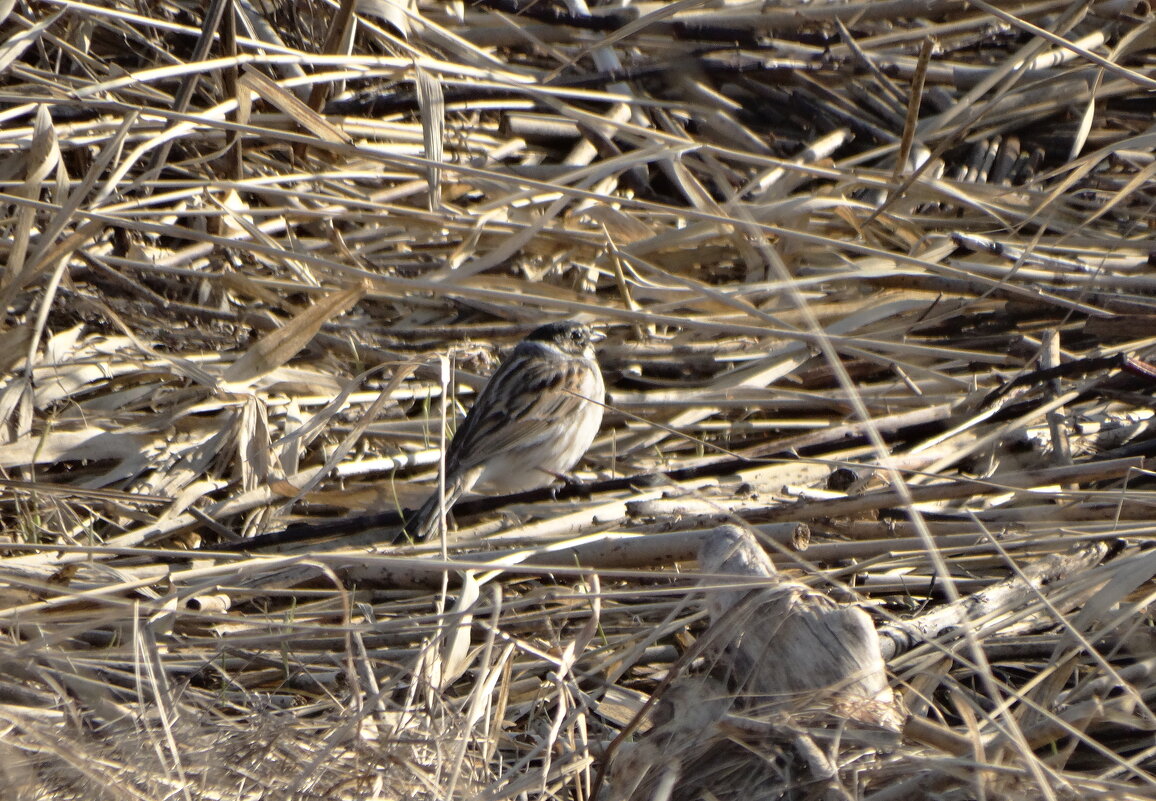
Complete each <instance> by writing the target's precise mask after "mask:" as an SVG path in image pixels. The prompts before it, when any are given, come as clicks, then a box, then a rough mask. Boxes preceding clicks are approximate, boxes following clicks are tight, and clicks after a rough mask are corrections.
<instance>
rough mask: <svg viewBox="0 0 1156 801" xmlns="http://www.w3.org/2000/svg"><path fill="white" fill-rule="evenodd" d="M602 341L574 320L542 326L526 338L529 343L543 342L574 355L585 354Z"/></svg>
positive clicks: (585, 326) (587, 327)
mask: <svg viewBox="0 0 1156 801" xmlns="http://www.w3.org/2000/svg"><path fill="white" fill-rule="evenodd" d="M602 339H603V337H602V336H601V335H600V334H597V333H595V332H594V331H591V330H590V327H589V326H587V325H583V324H582V323H576V322H574V321H573V320H562V321H561V322H557V323H546V324H545V325H540V326H538V327H537V328H535V329H534V330H533V331H531V332H530V333H529V335H528V336H527V337H526V341H527V342H543V343H546V344H550V345H554V346H555V347H557V348H558V349H560V350H562V351H565V352H566V353H574V354H581V353H583V352H584V351H585V350H586V348H588V347H590V345H591V344H593V343H595V342H599V341H601V340H602Z"/></svg>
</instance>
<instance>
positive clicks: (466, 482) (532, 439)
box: [405, 321, 606, 540]
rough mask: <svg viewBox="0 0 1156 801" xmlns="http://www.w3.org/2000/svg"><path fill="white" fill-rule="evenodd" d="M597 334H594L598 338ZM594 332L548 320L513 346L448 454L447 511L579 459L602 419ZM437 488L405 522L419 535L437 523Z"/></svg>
mask: <svg viewBox="0 0 1156 801" xmlns="http://www.w3.org/2000/svg"><path fill="white" fill-rule="evenodd" d="M600 338H601V337H599V339H600ZM594 342H595V335H594V333H593V332H592V331H591V330H590V329H589V328H588V327H587V326H585V325H582V324H581V323H576V322H572V321H565V322H560V323H548V324H547V325H543V326H541V327H539V328H536V329H535V330H534V331H532V332H531V333H530V335H529V336H527V337H526V338H525V339H524V340H522V341H521V342H520V343H518V346H517V347H516V348H514V350H513V352H512V353H511V354H510V355H509V356H507V357H506V359H505V360H504V361H503V362H502V364H501V366H500V367H498V370H497V372H496V373H494V375H493V376H492V377H491V378H490V380H489V381H488V382H487V383H486V386H485V387H484V388H483V389H482V391H481V393H480V394H479V395H478V399H477V401H475V402H474V405H473V407H472V408H471V409H470V411H469V414H467V415H466V419H465V421H464V422H463V423H462V425H461V427H459V428H458V430H457V433H456V434H454V438H453V440H452V441H451V442H450V445H449V449H448V450H447V452H446V467H445V470H446V494H445V508H446V509H449V508H450V507H451V506H453V504H454V503H456V502H457V500H458V499H459V498H460V497H461V496H462V495H464V494H465V493H467V492H469V491H470V490H471V489H474V488H477V489H480V490H483V491H486V492H491V493H496V494H508V493H512V492H523V491H525V490H531V489H537V488H538V487H544V486H545V485H547V484H549V483H550V482H551V481H552V480H553V479H554V478H556V477H558V476H560V475H563V474H565V473H566V472H567V471H568V470H570V468H572V467H573V466H574V465H575V464H577V463H578V460H579V459H581V458H582V455H583V454H585V453H586V449H587V448H589V447H590V443H591V442H593V441H594V436H595V435H596V434H597V433H598V427H599V426H600V425H601V424H602V403H603V400H604V398H605V395H606V388H605V385H604V384H603V382H602V371H601V369H599V367H598V360H597V358H596V356H595V353H594ZM438 508H439V503H438V493H437V492H434V494H433V495H431V496H430V498H429V499H428V500H427V501H426V502H425V503H424V504H423V505H422V507H421V509H419V510H418V511H417V512H416V513H415V514H414V515H412V516H411V517H410V518H409V520H407V521H406V524H405V533H407V534H408V535H409V536H410V537H411V538H413V539H415V540H424V539H426V538H428V537H429V536H430V535H431V534H433V533H434V532H435V531H436V530H437V527H438V520H439V514H438Z"/></svg>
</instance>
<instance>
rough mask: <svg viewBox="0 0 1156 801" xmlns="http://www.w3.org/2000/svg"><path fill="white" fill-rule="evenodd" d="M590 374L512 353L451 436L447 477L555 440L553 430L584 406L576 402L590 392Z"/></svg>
mask: <svg viewBox="0 0 1156 801" xmlns="http://www.w3.org/2000/svg"><path fill="white" fill-rule="evenodd" d="M589 370H590V367H589V365H587V364H586V363H585V362H583V361H582V360H581V359H567V360H565V361H560V360H557V359H543V358H542V357H541V356H540V355H536V354H534V353H532V352H526V353H518V350H517V349H516V350H515V352H514V353H513V354H511V356H510V358H509V359H507V360H506V361H505V362H504V363H503V364H502V366H501V367H500V368H498V372H496V373H494V375H493V377H492V378H491V379H490V381H489V383H487V384H486V386H485V388H484V389H483V390H482V393H481V395H479V396H478V399H477V401H476V402H475V403H474V405H473V407H472V408H471V409H470V411H469V414H467V415H466V419H465V421H464V422H463V423H462V425H461V426H460V427H459V428H458V430H457V433H456V434H454V438H453V441H452V442H451V443H450V448H449V452H448V453H447V454H446V470H447V474H452V473H453V472H455V471H457V470H466V469H469V468H470V467H473V466H475V465H477V464H479V463H481V462H484V461H486V460H487V459H489V458H491V457H492V456H494V455H495V454H498V453H503V452H506V451H509V450H515V449H518V448H524V447H529V446H531V445H534V444H535V443H537V442H540V441H541V440H542V439H543V438H544V437H548V436H556V429H558V428H560V427H564V426H565V425H567V424H568V423H570V422H571V421H572V418H573V416H574V415H576V414H577V413H578V412H579V410H580V409H581V407H582V404H583V403H586V401H585V400H583V399H582V397H581V396H582V395H583V393H584V392H588V391H589V390H588V389H587V387H588V386H589V384H590V381H589ZM560 389H568V390H569V391H558V390H560ZM592 400H595V401H597V402H601V401H602V398H593V399H592Z"/></svg>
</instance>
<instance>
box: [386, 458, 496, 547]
mask: <svg viewBox="0 0 1156 801" xmlns="http://www.w3.org/2000/svg"><path fill="white" fill-rule="evenodd" d="M472 472H474V471H471V473H472ZM477 472H478V473H479V474H480V471H477ZM471 473H467V474H466V475H463V476H457V477H454V478H453V479H452V480H447V481H446V505H445V509H446V512H447V513H448V512H449V510H450V509H451V508H453V505H454V504H455V503H457V502H458V499H459V498H461V497H462V496H463V495H465V494H466V493H467V492H469V490H470V488H471V487H473V485H474V483H475V482H476V481H477V480H478V476H477V475H473V474H471ZM439 506H440V504H439V494H438V492H437V491H435V492H434V493H433V494H432V495H430V496H429V498H427V499H426V502H425V503H423V504H422V505H421V508H420V509H418V510H417V511H416V512H414V513H413V514H411V515H410V516H409V517H407V518H406V520H405V524H404V526H403V527H402V530H401V532H400V535H399V537H398V539H402V538H408V539H410V540H412V541H414V542H421V541H423V540H428V539H429V538H430V537H432V536H433V535H434V534H436V533H437V531H438V526H439V524H440V521H441V515H440V514H439V513H438V511H439Z"/></svg>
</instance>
